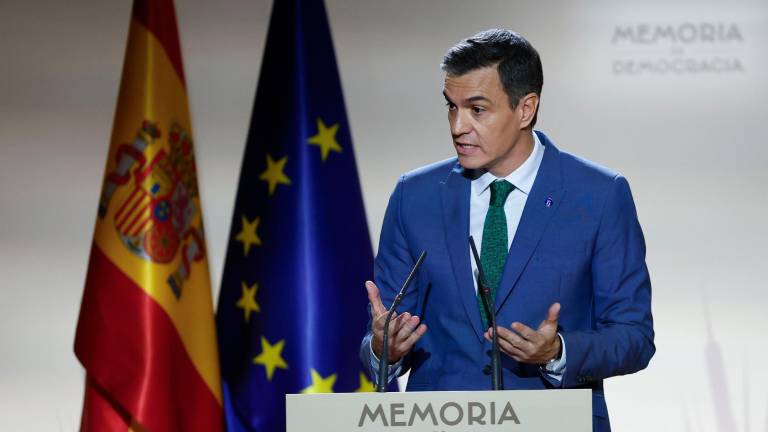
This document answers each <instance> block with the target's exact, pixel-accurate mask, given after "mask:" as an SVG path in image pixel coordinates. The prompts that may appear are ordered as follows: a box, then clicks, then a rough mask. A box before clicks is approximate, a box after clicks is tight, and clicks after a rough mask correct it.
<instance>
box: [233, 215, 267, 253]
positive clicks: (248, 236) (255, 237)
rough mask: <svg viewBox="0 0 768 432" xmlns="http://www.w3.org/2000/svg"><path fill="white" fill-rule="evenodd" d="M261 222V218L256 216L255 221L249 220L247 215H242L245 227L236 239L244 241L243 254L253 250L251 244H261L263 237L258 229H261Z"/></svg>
mask: <svg viewBox="0 0 768 432" xmlns="http://www.w3.org/2000/svg"><path fill="white" fill-rule="evenodd" d="M259 222H261V220H260V219H259V218H256V219H254V220H253V222H249V221H248V218H247V217H245V215H243V216H242V223H243V227H242V229H240V232H239V233H238V234H237V237H235V240H237V241H239V242H242V243H243V254H244V255H245V256H248V252H250V251H251V245H256V246H261V239H260V238H259V234H258V233H256V230H257V229H259Z"/></svg>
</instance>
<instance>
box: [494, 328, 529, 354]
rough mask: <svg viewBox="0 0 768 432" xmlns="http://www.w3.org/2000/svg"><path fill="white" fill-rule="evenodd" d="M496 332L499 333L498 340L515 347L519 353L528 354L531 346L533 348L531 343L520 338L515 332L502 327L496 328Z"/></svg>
mask: <svg viewBox="0 0 768 432" xmlns="http://www.w3.org/2000/svg"><path fill="white" fill-rule="evenodd" d="M496 331H497V332H499V333H498V338H499V339H500V340H501V339H504V340H505V341H506V342H507V343H509V344H511V345H513V346H515V347H516V348H517V349H519V350H521V351H524V352H529V351H531V350H532V349H533V346H534V344H533V342H531V341H530V340H528V339H526V338H524V337H522V336H521V335H519V334H517V332H515V331H513V330H511V329H508V328H504V327H496Z"/></svg>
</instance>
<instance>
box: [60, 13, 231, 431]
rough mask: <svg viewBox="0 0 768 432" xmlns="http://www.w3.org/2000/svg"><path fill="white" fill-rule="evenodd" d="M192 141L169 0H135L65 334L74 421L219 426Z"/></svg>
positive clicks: (97, 426) (166, 427) (107, 427)
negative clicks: (80, 281)
mask: <svg viewBox="0 0 768 432" xmlns="http://www.w3.org/2000/svg"><path fill="white" fill-rule="evenodd" d="M192 142H193V140H192V130H191V125H190V119H189V109H188V104H187V93H186V85H185V81H184V71H183V68H182V61H181V50H180V47H179V40H178V31H177V28H176V17H175V12H174V8H173V3H172V0H136V1H135V3H134V6H133V13H132V19H131V25H130V33H129V35H128V47H127V49H126V53H125V61H124V65H123V77H122V82H121V84H120V95H119V99H118V102H117V112H116V114H115V122H114V127H113V130H112V141H111V145H110V148H109V156H108V159H107V166H106V170H105V172H106V175H105V177H104V184H103V189H102V192H101V198H100V201H99V211H98V216H97V220H96V227H95V232H94V236H93V246H92V249H91V257H90V263H89V267H88V276H87V279H86V283H85V292H84V294H83V301H82V305H81V309H80V319H79V322H78V326H77V336H76V340H75V353H76V354H77V357H78V358H79V359H80V362H81V363H82V364H83V366H84V367H85V369H86V372H87V380H86V389H85V402H84V405H83V418H82V426H81V429H82V430H94V431H111V430H127V429H128V428H132V429H134V430H149V431H173V430H183V431H196V430H200V431H216V430H221V429H222V428H223V414H222V403H221V386H220V381H219V365H218V354H217V349H216V333H215V327H214V317H213V305H212V302H211V287H210V276H209V274H208V262H207V255H206V247H205V241H204V239H205V236H204V233H203V222H202V213H201V206H200V196H199V190H198V185H197V176H196V173H195V171H196V170H195V158H194V151H193V147H192Z"/></svg>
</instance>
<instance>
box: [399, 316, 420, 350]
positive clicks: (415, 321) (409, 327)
mask: <svg viewBox="0 0 768 432" xmlns="http://www.w3.org/2000/svg"><path fill="white" fill-rule="evenodd" d="M406 315H408V316H406ZM418 326H419V317H417V316H410V314H408V312H406V313H404V314H403V315H402V321H401V325H400V326H399V327H398V329H397V332H396V335H395V337H394V343H396V344H400V343H402V342H403V341H404V340H406V339H407V338H408V336H410V335H411V333H413V331H414V330H416V327H418Z"/></svg>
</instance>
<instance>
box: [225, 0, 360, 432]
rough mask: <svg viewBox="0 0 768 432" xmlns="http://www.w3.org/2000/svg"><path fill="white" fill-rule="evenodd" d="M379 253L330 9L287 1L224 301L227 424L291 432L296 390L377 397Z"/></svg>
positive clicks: (249, 149) (236, 220)
mask: <svg viewBox="0 0 768 432" xmlns="http://www.w3.org/2000/svg"><path fill="white" fill-rule="evenodd" d="M372 272H373V253H372V249H371V243H370V237H369V233H368V226H367V223H366V219H365V210H364V207H363V200H362V194H361V190H360V184H359V181H358V175H357V169H356V167H355V157H354V152H353V149H352V140H351V136H350V129H349V123H348V122H347V116H346V111H345V108H344V103H343V96H342V90H341V84H340V80H339V75H338V71H337V67H336V59H335V54H334V49H333V44H332V40H331V33H330V29H329V26H328V21H327V18H326V12H325V7H324V5H323V2H322V1H320V0H305V1H302V0H288V1H276V2H275V3H274V6H273V10H272V16H271V20H270V25H269V33H268V36H267V43H266V48H265V52H264V58H263V61H262V69H261V74H260V77H259V84H258V88H257V92H256V98H255V102H254V107H253V112H252V118H251V124H250V130H249V133H248V138H247V144H246V149H245V154H244V157H243V162H242V167H241V172H240V181H239V185H238V194H237V198H236V202H235V207H234V212H233V215H232V225H231V232H230V236H229V242H228V246H227V256H226V261H225V267H224V273H223V278H222V285H221V291H220V295H219V302H218V313H217V330H218V337H219V347H220V361H221V368H222V377H223V391H224V398H225V411H226V421H227V427H228V429H229V430H231V431H280V430H285V394H287V393H320V392H353V391H371V390H372V389H373V386H372V385H371V383H370V381H369V380H368V378H367V377H366V375H365V374H364V372H363V367H362V364H361V363H360V360H359V358H358V347H359V344H360V340H361V339H362V336H363V334H364V332H365V328H366V322H367V320H368V315H367V312H366V310H367V309H366V307H367V298H366V294H365V288H364V286H363V282H364V281H365V280H366V279H370V278H371V277H372Z"/></svg>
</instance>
